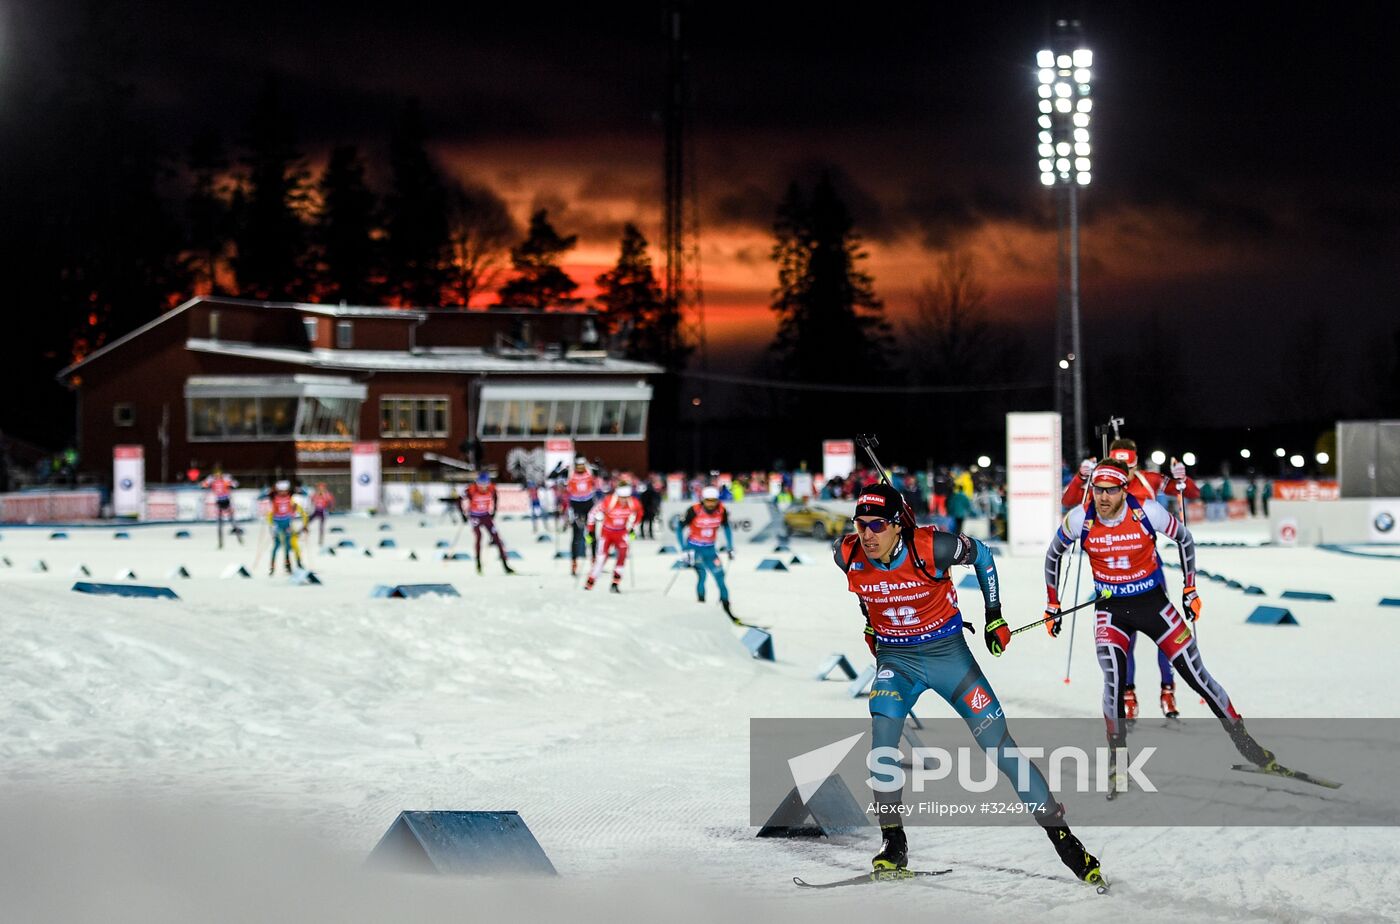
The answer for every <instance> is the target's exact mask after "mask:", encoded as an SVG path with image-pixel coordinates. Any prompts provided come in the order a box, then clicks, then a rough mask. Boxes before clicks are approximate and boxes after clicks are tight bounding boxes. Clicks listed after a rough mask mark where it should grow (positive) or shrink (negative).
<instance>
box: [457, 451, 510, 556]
mask: <svg viewBox="0 0 1400 924" xmlns="http://www.w3.org/2000/svg"><path fill="white" fill-rule="evenodd" d="M498 502H499V497H498V496H497V493H496V486H495V485H494V484H492V483H491V476H490V475H488V474H487V473H486V472H482V473H481V474H479V475H477V476H476V482H475V483H473V484H470V485H468V486H467V490H466V494H465V496H464V497H463V498H462V506H463V510H462V514H463V516H464V517H466V519H467V520H468V522H470V523H471V525H472V536H473V537H474V538H475V539H476V573H477V574H480V573H481V531H482V530H486V534H487V535H488V536H490V538H491V542H492V543H494V544H495V546H496V550H497V551H498V552H500V553H501V567H502V568H504V569H505V571H506V574H514V573H515V570H514V569H513V568H511V566H510V562H509V561H507V560H506V547H505V543H503V542H502V541H501V535H500V533H498V532H496V507H497V504H498Z"/></svg>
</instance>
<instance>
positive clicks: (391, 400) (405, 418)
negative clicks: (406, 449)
mask: <svg viewBox="0 0 1400 924" xmlns="http://www.w3.org/2000/svg"><path fill="white" fill-rule="evenodd" d="M448 405H449V400H448V398H447V396H446V395H385V396H384V397H382V398H380V399H379V435H380V436H388V437H393V436H415V437H445V436H447V435H448V434H449V432H450V424H451V420H450V414H449V413H448Z"/></svg>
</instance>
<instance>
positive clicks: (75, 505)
mask: <svg viewBox="0 0 1400 924" xmlns="http://www.w3.org/2000/svg"><path fill="white" fill-rule="evenodd" d="M101 512H102V495H101V494H99V493H98V492H97V491H92V490H87V491H25V492H23V493H16V494H0V522H3V523H65V522H70V521H73V520H95V519H97V517H98V515H99V514H100V513H101Z"/></svg>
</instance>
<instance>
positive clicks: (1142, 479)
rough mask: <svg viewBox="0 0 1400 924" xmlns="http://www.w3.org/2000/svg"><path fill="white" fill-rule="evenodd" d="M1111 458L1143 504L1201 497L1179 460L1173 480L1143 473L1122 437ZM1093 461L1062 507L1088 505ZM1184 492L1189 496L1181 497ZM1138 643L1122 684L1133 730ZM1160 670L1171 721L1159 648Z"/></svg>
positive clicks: (1168, 682) (1170, 696)
mask: <svg viewBox="0 0 1400 924" xmlns="http://www.w3.org/2000/svg"><path fill="white" fill-rule="evenodd" d="M1108 457H1109V458H1110V459H1117V460H1118V461H1119V462H1122V463H1123V464H1124V465H1126V466H1127V467H1128V493H1129V494H1131V495H1132V496H1133V497H1135V498H1137V499H1138V502H1139V503H1141V502H1142V501H1155V500H1156V499H1157V497H1158V495H1160V494H1166V495H1168V496H1170V497H1175V498H1176V499H1177V500H1178V501H1179V502H1180V503H1183V504H1184V503H1186V500H1188V499H1190V500H1194V499H1196V498H1198V497H1200V496H1201V491H1200V489H1199V488H1197V487H1196V482H1194V481H1192V480H1191V479H1190V478H1189V477H1188V476H1187V474H1186V466H1185V464H1183V463H1182V462H1179V461H1178V460H1176V459H1172V462H1171V478H1168V477H1167V476H1166V475H1164V474H1162V473H1161V472H1144V471H1143V470H1142V469H1140V468H1138V454H1137V443H1135V442H1133V441H1132V440H1130V439H1127V438H1125V437H1119V438H1118V439H1115V440H1114V441H1113V442H1112V443H1109V444H1108ZM1095 461H1096V460H1094V459H1085V460H1084V461H1083V462H1081V463H1079V474H1078V475H1077V476H1076V477H1074V478H1071V479H1070V480H1069V484H1067V485H1065V493H1064V496H1062V497H1061V498H1060V505H1061V506H1062V507H1079V506H1083V505H1084V504H1087V503H1088V502H1089V498H1088V494H1089V490H1088V485H1089V475H1090V474H1091V473H1092V472H1093V471H1094V463H1095ZM1183 489H1185V495H1186V497H1185V498H1183V497H1182V496H1181V494H1182V491H1183ZM1136 644H1137V636H1133V641H1132V642H1130V643H1129V645H1128V668H1127V673H1126V674H1125V675H1124V678H1125V683H1124V685H1123V710H1124V712H1123V715H1124V719H1125V721H1126V722H1127V723H1128V726H1129V727H1130V728H1131V727H1132V725H1133V723H1134V722H1136V721H1137V717H1138V699H1137V684H1136V683H1135V680H1136V674H1137V659H1136V657H1135V653H1134V651H1133V649H1134V646H1135V645H1136ZM1157 671H1158V673H1160V674H1161V675H1162V695H1161V698H1160V700H1159V702H1161V704H1162V714H1163V715H1165V716H1166V717H1167V718H1169V719H1174V718H1176V717H1177V715H1178V712H1177V708H1176V678H1175V677H1173V676H1172V665H1171V660H1170V659H1169V658H1168V657H1167V654H1166V652H1164V651H1162V650H1161V649H1160V648H1159V649H1158V650H1157Z"/></svg>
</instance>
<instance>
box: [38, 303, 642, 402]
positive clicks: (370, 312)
mask: <svg viewBox="0 0 1400 924" xmlns="http://www.w3.org/2000/svg"><path fill="white" fill-rule="evenodd" d="M195 305H212V306H218V305H229V306H236V307H244V308H271V309H289V310H292V311H299V312H303V313H306V314H318V315H323V316H327V317H335V318H393V319H401V320H405V321H426V320H427V319H428V318H429V317H430V316H431V315H433V314H444V313H449V312H444V311H443V310H442V309H425V308H389V307H385V306H382V305H320V304H313V303H310V302H265V301H257V300H254V299H248V298H229V297H227V296H222V295H218V296H213V295H196V296H195V297H194V298H191V299H189V300H187V301H184V302H182V303H180V304H179V305H177V306H176V307H174V308H172V309H170V310H169V311H167V312H165V313H164V314H162V315H160V316H159V317H157V318H154V319H152V320H150V321H148V322H146V323H145V324H143V325H141V326H140V327H138V328H136V329H135V330H133V331H131V332H129V333H127V334H125V335H123V336H121V337H118V338H117V339H116V340H113V341H112V342H111V343H108V344H105V345H104V346H101V347H99V348H98V349H96V350H93V351H92V352H91V353H89V354H88V355H86V356H84V357H83V358H82V359H80V360H78V361H77V362H75V363H73V364H72V365H70V366H66V367H65V368H63V369H61V370H59V372H58V374H57V375H56V376H55V378H57V379H58V380H59V381H63V380H64V379H66V378H67V377H68V376H69V375H70V374H72V373H73V372H76V371H77V370H78V369H79V368H81V367H82V366H84V365H86V364H87V363H89V362H91V361H92V360H94V359H96V358H98V357H99V356H102V355H104V354H106V353H109V352H111V351H112V350H114V349H116V348H117V347H119V346H121V345H122V344H125V343H128V342H129V341H131V340H134V339H136V338H137V337H139V336H141V335H142V334H144V333H146V332H147V331H148V330H150V329H152V328H153V327H157V326H159V325H161V324H164V323H165V322H166V321H169V320H170V319H172V318H175V317H177V316H179V315H181V314H184V313H185V312H186V311H188V310H189V309H190V308H193V307H194V306H195ZM450 313H452V314H461V313H464V312H460V311H455V310H454V311H452V312H450ZM498 313H499V314H508V315H515V314H522V315H538V314H540V313H541V312H540V311H538V310H536V309H529V310H525V309H507V310H504V311H501V312H498ZM574 313H575V314H578V315H579V316H592V315H595V314H596V312H594V311H591V310H581V311H577V312H574ZM191 342H194V341H191ZM286 352H292V351H286ZM344 352H350V351H344ZM365 352H368V351H365ZM375 355H377V354H375ZM632 365H645V366H647V368H646V369H644V370H632V369H626V370H620V371H625V372H632V371H642V372H647V373H652V372H661V371H662V370H661V369H660V368H658V367H655V366H650V365H648V364H646V363H640V364H638V363H633V364H632ZM338 368H360V367H358V366H341V367H338ZM375 368H378V367H375ZM395 368H401V367H395ZM470 371H476V370H470ZM482 371H496V370H494V369H491V370H482ZM525 371H535V370H525ZM538 371H551V372H552V371H557V368H551V369H548V370H538ZM606 371H609V372H612V371H619V370H613V369H609V370H606Z"/></svg>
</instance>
